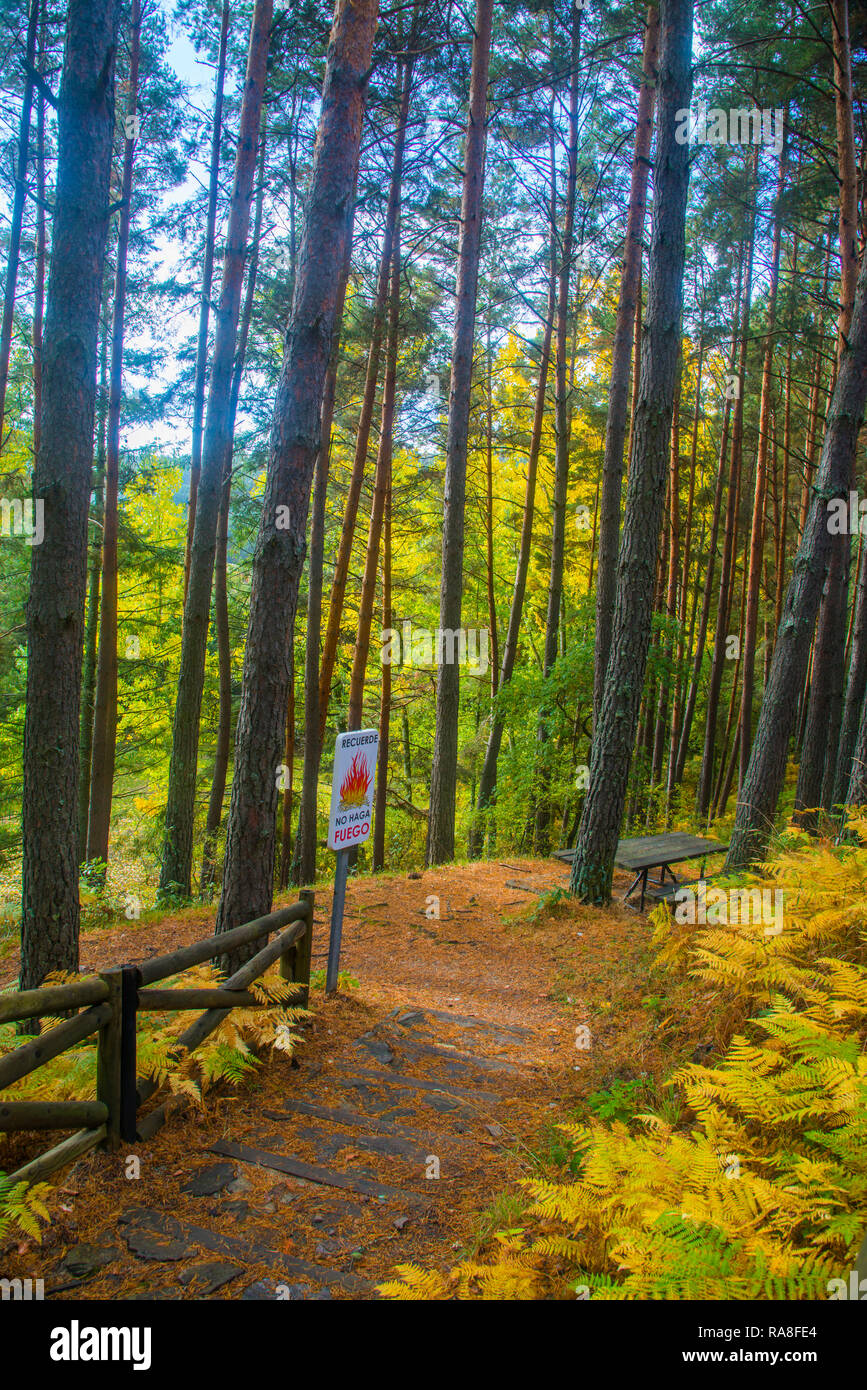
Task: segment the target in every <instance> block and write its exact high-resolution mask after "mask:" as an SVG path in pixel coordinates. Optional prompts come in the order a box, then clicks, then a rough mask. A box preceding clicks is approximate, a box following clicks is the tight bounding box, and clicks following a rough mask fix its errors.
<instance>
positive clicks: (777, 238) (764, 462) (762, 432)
mask: <svg viewBox="0 0 867 1390" xmlns="http://www.w3.org/2000/svg"><path fill="white" fill-rule="evenodd" d="M786 119H788V106H787V107H786ZM786 162H787V161H786V144H785V135H784V137H783V148H782V150H781V152H780V172H779V179H778V182H777V197H776V214H775V217H774V236H773V243H772V247H771V268H770V276H769V286H768V318H767V325H766V330H765V359H764V364H763V367H762V394H761V402H760V405H759V440H758V448H757V451H756V485H755V494H754V497H753V517H752V527H751V530H750V568H749V579H748V581H747V595H746V605H747V606H746V612H745V615H744V645H743V653H742V655H743V686H742V689H741V742H740V760H741V761H740V780H741V782H743V779H744V777H745V776H746V771H747V766H748V764H749V760H750V748H751V747H752V741H753V678H754V675H755V664H756V635H757V632H758V622H759V585H760V580H761V571H762V561H763V557H764V546H765V507H766V500H767V488H768V445H769V442H770V434H771V395H772V389H773V379H774V335H775V333H776V327H777V323H776V318H777V286H778V284H779V278H780V242H781V238H782V202H783V193H784V190H785V183H786Z"/></svg>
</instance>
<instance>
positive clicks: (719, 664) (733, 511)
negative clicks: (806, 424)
mask: <svg viewBox="0 0 867 1390" xmlns="http://www.w3.org/2000/svg"><path fill="white" fill-rule="evenodd" d="M757 162H758V158H757V154H756V155H754V156H753V172H752V177H751V178H750V179H749V180H748V185H747V188H748V192H747V200H748V203H749V198H750V195H751V193H752V192H753V190H754V189H755V187H756V168H757ZM750 224H751V225H750V229H749V232H748V237H747V263H746V271H745V274H744V285H743V289H744V297H743V307H742V309H741V348H740V356H739V359H738V372H737V379H736V381H737V393H738V394H737V396H736V398H735V403H734V410H733V411H732V417H733V418H732V437H731V455H730V460H729V490H728V497H727V499H726V514H725V525H724V528H723V551H722V561H721V564H720V582H719V599H718V603H717V614H716V625H715V628H714V643H713V653H712V656H711V667H710V677H709V680H708V691H707V711H706V715H705V732H704V751H703V753H702V760H701V772H700V773H699V781H698V788H697V793H696V812H697V814H698V816H699V819H700V820H705V819H706V818H707V815H708V813H709V811H710V803H711V793H712V791H713V769H714V752H715V749H716V726H717V715H718V713H719V699H720V691H721V689H722V678H723V670H724V663H725V660H726V632H727V628H726V622H727V614H728V610H729V605H730V602H731V584H732V573H733V570H734V560H735V551H736V539H735V538H736V533H737V500H738V496H739V493H740V474H741V448H742V443H743V429H744V388H745V385H746V370H747V350H748V347H749V338H750V304H751V297H752V288H753V254H754V250H755V235H756V217H755V207H754V206H753V210H752V212H751V213H750Z"/></svg>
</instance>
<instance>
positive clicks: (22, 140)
mask: <svg viewBox="0 0 867 1390" xmlns="http://www.w3.org/2000/svg"><path fill="white" fill-rule="evenodd" d="M39 5H40V0H30V15H29V18H28V21H27V45H26V49H25V53H26V68H25V75H24V96H23V98H22V101H21V117H20V120H19V122H18V152H17V159H16V164H15V192H14V194H13V197H12V218H11V222H10V226H9V254H8V256H7V258H6V284H5V288H4V291H3V323H2V326H0V449H2V447H3V444H4V442H5V441H4V435H3V425H4V423H5V420H6V387H7V384H8V381H9V358H10V356H11V354H12V323H13V318H14V314H15V289H16V286H17V284H18V262H19V259H20V256H21V228H22V225H23V223H24V202H25V199H26V197H27V157H28V154H29V151H30V112H31V110H32V108H33V72H34V69H35V63H36V35H37V29H38V25H39Z"/></svg>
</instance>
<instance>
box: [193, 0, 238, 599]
mask: <svg viewBox="0 0 867 1390" xmlns="http://www.w3.org/2000/svg"><path fill="white" fill-rule="evenodd" d="M228 38H229V0H223V14H222V18H221V21H220V45H219V51H218V55H217V75H216V78H215V80H214V119H213V123H212V125H211V156H210V162H209V168H208V211H207V214H206V217H205V253H204V257H203V260H202V292H201V296H200V299H199V331H198V335H197V338H196V375H195V379H194V381H193V437H192V447H191V450H190V500H189V504H188V507H187V543H186V550H185V552H184V602H185V603H186V600H187V589H188V587H189V583H190V557H191V555H192V549H193V533H194V531H195V529H196V504H197V500H198V493H199V478H200V476H201V472H202V422H203V420H204V416H205V377H206V376H207V372H208V320H209V318H210V314H211V288H212V285H213V279H214V240H215V234H216V227H217V195H218V193H219V189H220V143H221V140H222V134H223V91H224V88H225V83H226V49H227V46H228Z"/></svg>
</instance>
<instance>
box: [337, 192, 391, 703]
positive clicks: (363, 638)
mask: <svg viewBox="0 0 867 1390" xmlns="http://www.w3.org/2000/svg"><path fill="white" fill-rule="evenodd" d="M399 310H400V207H398V211H397V217H396V219H395V224H394V245H393V249H392V268H391V296H390V300H389V315H388V347H387V351H386V365H385V381H384V383H383V389H382V419H381V422H380V430H379V449H378V451H377V455H376V474H375V477H374V483H373V499H372V502H371V507H370V525H369V527H368V531H367V549H366V551H365V555H364V571H363V574H362V577H361V598H360V601H359V605H358V631H357V634H356V638H355V648H354V650H353V654H352V673H351V675H350V678H349V711H348V720H347V726H346V727H347V728H348V729H360V728H361V725H362V722H363V717H364V679H365V675H366V672H367V658H368V654H369V652H370V630H371V627H372V625H373V606H374V598H375V595H376V572H377V569H378V568H379V544H380V540H381V538H382V522H383V517H384V515H385V501H386V496H387V494H388V487H389V478H390V477H391V448H392V431H393V428H394V399H395V386H396V381H397V340H398V328H399V322H398V313H399Z"/></svg>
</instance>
